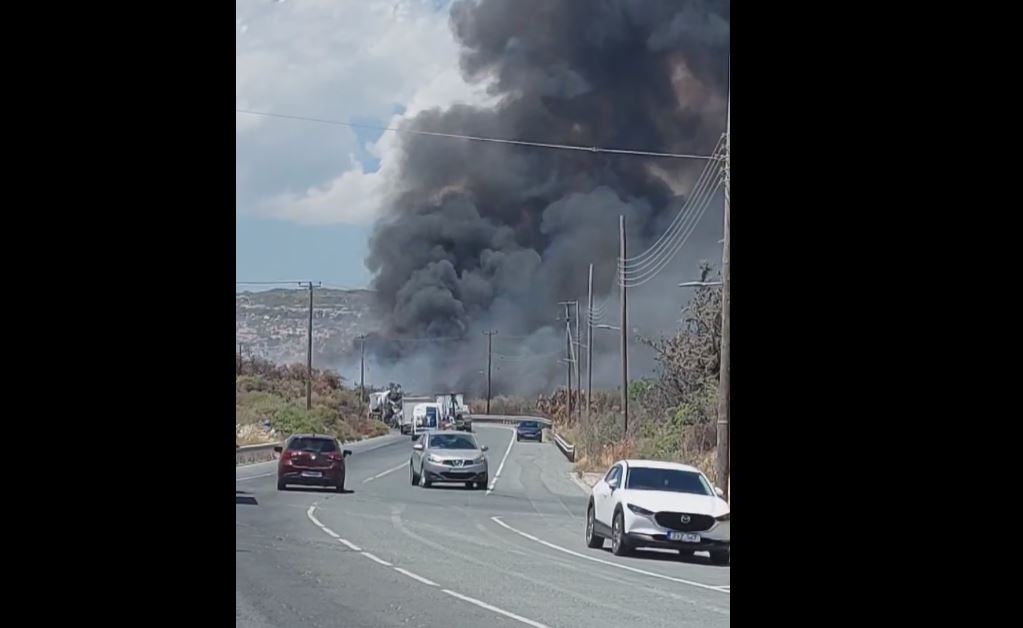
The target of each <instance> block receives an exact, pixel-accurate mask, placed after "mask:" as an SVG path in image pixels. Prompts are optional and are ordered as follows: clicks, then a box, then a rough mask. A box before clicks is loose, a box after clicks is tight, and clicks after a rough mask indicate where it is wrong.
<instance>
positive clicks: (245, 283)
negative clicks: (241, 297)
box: [234, 279, 308, 286]
mask: <svg viewBox="0 0 1023 628" xmlns="http://www.w3.org/2000/svg"><path fill="white" fill-rule="evenodd" d="M306 283H308V282H306V281H302V280H299V279H296V280H294V281H236V282H234V285H236V286H284V285H291V284H296V285H304V284H306Z"/></svg>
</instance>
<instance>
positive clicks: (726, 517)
mask: <svg viewBox="0 0 1023 628" xmlns="http://www.w3.org/2000/svg"><path fill="white" fill-rule="evenodd" d="M714 519H715V521H731V520H732V512H731V511H728V512H726V513H725V514H723V515H721V516H720V517H714Z"/></svg>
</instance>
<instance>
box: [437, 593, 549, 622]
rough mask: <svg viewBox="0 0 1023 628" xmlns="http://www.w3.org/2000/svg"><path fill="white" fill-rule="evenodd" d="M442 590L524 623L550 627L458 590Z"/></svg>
mask: <svg viewBox="0 0 1023 628" xmlns="http://www.w3.org/2000/svg"><path fill="white" fill-rule="evenodd" d="M442 591H444V592H445V593H447V594H448V595H450V596H452V597H457V598H458V599H460V600H465V601H466V602H468V603H470V604H475V605H476V606H479V607H480V608H485V609H487V610H488V611H493V612H495V613H498V614H500V615H504V616H505V617H511V618H512V619H514V620H516V621H520V622H522V623H524V624H526V625H529V626H533V627H534V628H548V626H547V625H546V624H541V623H540V622H538V621H533V620H532V619H526V618H525V617H523V616H522V615H516V614H515V613H509V612H508V611H506V610H504V609H501V608H497V607H496V606H492V605H490V604H487V603H486V602H481V601H479V600H477V599H476V598H473V597H469V596H468V595H462V594H461V593H456V592H454V591H452V590H451V589H442Z"/></svg>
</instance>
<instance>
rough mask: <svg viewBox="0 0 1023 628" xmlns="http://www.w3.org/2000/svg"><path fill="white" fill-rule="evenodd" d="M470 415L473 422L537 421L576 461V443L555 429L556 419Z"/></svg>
mask: <svg viewBox="0 0 1023 628" xmlns="http://www.w3.org/2000/svg"><path fill="white" fill-rule="evenodd" d="M470 416H472V422H473V423H503V424H511V423H514V424H516V425H518V424H519V423H521V422H522V421H536V422H537V423H540V424H541V425H543V426H544V427H545V428H546V429H547V430H549V431H550V433H551V436H553V437H554V444H555V445H557V447H558V449H560V450H561V453H563V454H565V457H566V458H568V461H569V462H575V445H573V444H571V443H569V442H568V441H567V440H565V439H564V438H562V437H561V435H560V434H558V433H557V432H555V431H554V421H551V420H550V419H545V418H543V417H538V416H516V415H511V414H473V415H470Z"/></svg>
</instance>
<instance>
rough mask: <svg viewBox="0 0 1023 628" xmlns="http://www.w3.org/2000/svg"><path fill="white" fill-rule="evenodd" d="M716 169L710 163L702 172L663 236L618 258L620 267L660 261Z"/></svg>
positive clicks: (704, 191)
mask: <svg viewBox="0 0 1023 628" xmlns="http://www.w3.org/2000/svg"><path fill="white" fill-rule="evenodd" d="M722 140H723V137H722V139H719V140H718V145H717V146H715V147H714V152H715V154H718V150H719V147H720V145H721V142H722ZM716 170H717V167H716V166H715V165H714V164H710V163H708V164H707V165H706V166H705V167H704V169H703V171H702V172H701V173H700V176H699V178H698V179H697V182H696V185H695V186H694V187H693V190H692V193H691V194H690V195H689V198H687V199H686V202H685V203H683V205H682V207H681V208H680V209H679V211H678V213H677V214H676V215H675V218H674V219H672V221H671V224H670V225H668V228H667V229H666V230H665V231H664V233H662V234H661V236H660V237H659V238H658V239H657V241H656V242H654V243H653V244H652V245H650V246H649V247H648V248H647V249H646V250H645V251H643V252H642V253H640V254H639V255H635V256H632V257H629V258H626V259H624V260H618V266H619V268H622V267H626V268H628V267H633V268H636V269H637V270H638V269H640V268H642V267H644V266H649V265H651V264H653V263H657V262H658V261H660V260H659V259H657V258H658V257H659V256H660V255H661V253H663V251H664V250H665V249H666V248H670V247H671V245H672V244H674V242H673V240H674V239H675V238H676V237H677V236H678V234H679V233H680V232H681V231H682V230H683V229H684V228H685V227H684V225H685V222H686V219H687V218H688V217H689V216H690V215H691V214H692V209H693V206H694V205H696V204H698V203H700V202H701V201H702V199H703V196H704V194H705V193H706V190H707V189H708V187H709V186H710V185H711V182H712V181H713V180H714V176H713V175H714V174H715V171H716Z"/></svg>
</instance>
